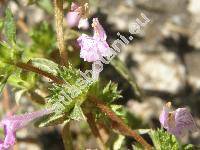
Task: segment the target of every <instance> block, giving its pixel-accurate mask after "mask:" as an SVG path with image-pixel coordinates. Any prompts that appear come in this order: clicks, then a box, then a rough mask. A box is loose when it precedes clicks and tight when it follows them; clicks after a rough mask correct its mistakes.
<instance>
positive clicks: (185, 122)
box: [159, 102, 198, 138]
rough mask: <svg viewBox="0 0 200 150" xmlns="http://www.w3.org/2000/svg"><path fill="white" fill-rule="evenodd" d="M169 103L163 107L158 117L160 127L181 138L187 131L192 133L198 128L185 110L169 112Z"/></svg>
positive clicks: (179, 109)
mask: <svg viewBox="0 0 200 150" xmlns="http://www.w3.org/2000/svg"><path fill="white" fill-rule="evenodd" d="M170 107H171V103H170V102H168V103H167V104H166V106H164V107H163V110H162V113H161V115H160V118H159V119H160V123H161V125H162V126H163V127H164V128H165V129H166V130H167V131H168V132H170V133H171V134H174V135H175V136H176V137H179V138H181V137H183V136H184V135H185V134H186V133H187V132H188V131H191V132H194V131H197V130H198V128H197V126H196V124H195V122H194V120H193V117H192V115H191V113H190V112H189V110H188V109H187V108H178V109H176V110H175V111H170Z"/></svg>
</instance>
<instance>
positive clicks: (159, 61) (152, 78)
mask: <svg viewBox="0 0 200 150" xmlns="http://www.w3.org/2000/svg"><path fill="white" fill-rule="evenodd" d="M133 60H134V61H136V62H137V64H138V66H137V67H133V68H132V71H133V73H134V74H135V77H136V80H137V83H138V84H139V86H140V87H141V88H143V89H145V90H156V91H166V92H169V93H173V94H175V93H177V92H178V91H179V90H181V89H182V88H183V87H184V85H185V82H184V81H185V68H184V66H183V65H182V64H181V63H180V62H179V60H178V58H177V56H176V55H175V54H174V53H172V52H158V53H153V54H151V53H150V54H147V53H146V54H145V53H135V54H134V55H133Z"/></svg>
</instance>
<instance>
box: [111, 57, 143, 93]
mask: <svg viewBox="0 0 200 150" xmlns="http://www.w3.org/2000/svg"><path fill="white" fill-rule="evenodd" d="M111 65H112V66H113V67H114V68H115V69H116V70H117V71H118V72H119V73H120V74H121V75H122V77H124V78H125V79H126V80H127V81H128V82H129V83H130V85H131V86H132V88H133V90H134V92H135V95H136V96H137V97H140V96H141V93H140V89H139V87H138V85H137V83H136V80H135V78H134V77H133V75H132V74H131V73H130V72H129V70H128V69H127V68H126V66H125V65H124V63H123V62H122V61H121V60H120V59H119V58H115V59H113V60H112V61H111Z"/></svg>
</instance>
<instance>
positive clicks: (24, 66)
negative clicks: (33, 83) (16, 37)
mask: <svg viewBox="0 0 200 150" xmlns="http://www.w3.org/2000/svg"><path fill="white" fill-rule="evenodd" d="M14 65H15V66H17V67H19V68H21V69H24V70H28V71H32V72H35V73H37V74H40V75H42V76H45V77H47V78H49V79H51V80H53V81H54V82H55V83H58V84H63V83H64V81H63V80H61V79H59V78H58V77H56V76H54V75H52V74H50V73H48V72H45V71H43V70H41V69H39V68H37V67H34V66H32V65H31V64H26V63H22V62H17V63H16V64H14Z"/></svg>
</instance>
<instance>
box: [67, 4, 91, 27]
mask: <svg viewBox="0 0 200 150" xmlns="http://www.w3.org/2000/svg"><path fill="white" fill-rule="evenodd" d="M87 7H88V6H87V3H86V4H85V5H84V7H82V6H79V5H77V4H76V3H72V5H71V11H70V12H68V13H67V16H66V19H67V23H68V26H69V27H71V28H72V27H76V26H77V27H78V28H82V29H88V27H89V23H88V20H87V18H86V17H85V16H84V15H85V13H86V10H87ZM83 8H85V9H83Z"/></svg>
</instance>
